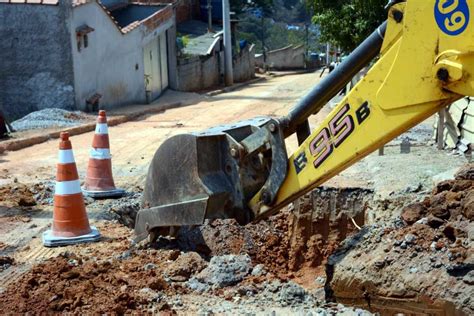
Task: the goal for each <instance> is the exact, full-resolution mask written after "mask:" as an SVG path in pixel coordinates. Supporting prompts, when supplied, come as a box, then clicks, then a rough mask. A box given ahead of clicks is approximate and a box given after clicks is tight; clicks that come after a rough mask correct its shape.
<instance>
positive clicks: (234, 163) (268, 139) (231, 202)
mask: <svg viewBox="0 0 474 316" xmlns="http://www.w3.org/2000/svg"><path fill="white" fill-rule="evenodd" d="M286 170H287V155H286V149H285V143H284V136H283V133H282V131H281V128H280V126H279V122H278V121H276V120H274V119H271V118H256V119H253V120H248V121H244V122H240V123H237V124H235V125H231V126H218V127H215V128H212V129H209V130H206V131H204V132H201V133H191V134H184V135H177V136H174V137H172V138H170V139H168V140H167V141H166V142H164V143H163V144H162V145H161V147H160V148H159V149H158V150H157V152H156V153H155V156H154V158H153V160H152V162H151V165H150V168H149V171H148V176H147V179H146V185H145V191H144V197H143V202H142V207H143V208H142V209H141V210H140V211H139V213H138V215H137V218H136V224H135V234H136V240H137V241H139V240H142V239H144V238H146V237H147V235H148V234H150V233H152V232H153V231H156V230H158V229H160V228H163V227H176V226H187V225H201V224H203V223H204V220H205V219H214V218H235V219H236V220H237V221H238V222H239V223H242V224H244V223H248V222H250V221H251V220H252V219H253V215H252V212H251V211H250V210H249V209H248V208H247V203H248V201H249V200H250V199H251V198H252V197H253V196H254V195H255V194H256V193H257V192H258V191H260V190H261V189H262V187H264V188H266V191H265V192H266V194H264V196H265V200H266V201H265V202H267V203H271V202H272V200H273V199H274V198H275V196H276V193H277V190H278V188H279V187H280V185H281V183H282V182H283V180H284V179H285V176H286ZM270 179H271V180H270Z"/></svg>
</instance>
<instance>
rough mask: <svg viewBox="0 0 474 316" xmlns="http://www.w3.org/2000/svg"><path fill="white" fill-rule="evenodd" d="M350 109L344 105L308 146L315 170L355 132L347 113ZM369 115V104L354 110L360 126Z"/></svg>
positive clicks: (352, 119) (353, 124)
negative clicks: (313, 158)
mask: <svg viewBox="0 0 474 316" xmlns="http://www.w3.org/2000/svg"><path fill="white" fill-rule="evenodd" d="M350 109H351V106H350V105H349V104H346V105H344V106H343V107H342V108H341V110H339V112H337V114H336V115H334V117H333V118H332V119H331V121H330V122H329V126H328V127H324V128H323V129H322V130H321V132H319V134H318V135H317V136H316V137H315V138H314V139H313V140H312V141H311V143H310V144H309V151H310V153H311V155H313V156H314V157H315V158H316V159H315V160H314V167H315V168H318V167H319V166H320V165H321V164H322V163H323V162H324V161H326V159H328V158H329V157H330V156H331V154H332V153H333V152H334V150H335V149H336V148H338V147H339V146H341V145H342V144H343V143H344V141H345V140H346V139H347V137H349V136H350V135H351V134H352V132H353V131H354V130H355V123H354V118H353V117H352V116H351V115H350V114H349V113H348V112H349V111H350ZM369 115H370V107H369V103H368V102H365V103H364V104H362V105H361V106H360V107H359V108H358V109H357V110H356V119H357V123H358V124H359V125H360V124H362V123H363V122H364V121H365V120H366V119H367V118H368V117H369Z"/></svg>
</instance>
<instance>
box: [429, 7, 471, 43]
mask: <svg viewBox="0 0 474 316" xmlns="http://www.w3.org/2000/svg"><path fill="white" fill-rule="evenodd" d="M435 18H436V23H438V26H439V28H440V29H441V30H442V31H443V32H444V33H446V34H448V35H452V36H455V35H459V34H461V33H462V32H464V31H465V30H466V28H467V26H468V24H469V18H470V16H469V6H468V5H467V1H466V0H436V5H435Z"/></svg>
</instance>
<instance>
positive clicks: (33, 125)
mask: <svg viewBox="0 0 474 316" xmlns="http://www.w3.org/2000/svg"><path fill="white" fill-rule="evenodd" d="M90 121H93V117H92V116H90V115H87V114H85V113H83V112H80V111H75V112H71V111H66V110H63V109H56V108H52V109H44V110H40V111H36V112H32V113H30V114H28V115H27V116H25V117H23V118H21V119H19V120H17V121H15V122H13V123H12V126H13V128H14V129H15V130H16V131H25V130H30V129H41V128H50V127H73V126H77V125H81V124H84V123H86V122H90Z"/></svg>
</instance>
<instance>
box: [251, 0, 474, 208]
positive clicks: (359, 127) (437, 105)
mask: <svg viewBox="0 0 474 316" xmlns="http://www.w3.org/2000/svg"><path fill="white" fill-rule="evenodd" d="M471 8H473V9H474V1H471V0H470V1H468V3H466V1H463V0H449V1H448V0H438V1H427V0H410V1H407V2H404V3H398V4H396V5H394V6H392V7H391V8H390V11H389V19H388V26H387V31H386V33H385V40H384V45H383V47H382V52H381V56H380V59H379V60H378V62H377V63H376V64H375V65H374V66H373V67H372V68H371V69H370V71H369V72H368V73H367V75H366V76H365V77H364V78H363V79H362V80H361V81H360V82H359V83H358V84H357V85H356V86H355V87H354V88H353V89H352V90H351V91H350V93H349V94H348V95H347V96H346V97H345V98H344V99H343V100H342V101H341V102H340V103H339V105H338V106H337V107H336V108H335V109H334V110H333V111H332V112H331V114H330V115H329V116H328V117H327V118H326V119H325V121H324V122H323V123H322V125H321V126H320V127H319V128H317V129H316V130H314V132H313V133H312V134H311V136H310V137H308V138H307V139H306V140H305V141H304V142H303V144H301V146H300V147H299V149H298V150H297V151H296V152H295V153H294V154H293V155H292V156H291V157H290V158H289V171H288V175H287V177H286V179H285V182H284V183H283V185H282V186H281V188H280V190H279V193H278V195H277V199H276V202H275V204H274V205H272V206H265V205H262V203H261V198H260V196H259V195H256V196H255V197H254V198H253V199H252V201H251V203H250V204H251V208H252V210H253V211H254V212H255V214H256V216H257V217H260V216H262V215H268V212H271V211H272V210H278V209H279V208H281V206H283V205H285V204H288V203H289V202H291V201H294V200H295V199H296V198H297V197H299V196H301V195H303V194H305V193H307V192H308V191H310V190H312V189H314V188H315V187H317V186H319V185H321V184H322V183H324V182H325V181H327V180H329V179H330V178H332V177H333V176H335V175H337V174H339V173H340V172H342V171H344V170H345V169H346V168H348V167H349V166H350V165H352V164H354V163H355V162H357V161H359V160H360V159H362V158H363V157H365V156H366V155H368V154H370V153H371V152H373V151H375V150H376V149H378V148H380V147H381V146H383V145H384V144H386V143H387V142H389V141H391V140H392V139H394V138H395V137H397V136H398V135H400V134H402V133H404V132H406V131H407V130H408V129H410V128H411V127H413V126H415V125H417V124H418V123H420V122H422V121H423V120H425V119H426V118H428V117H430V116H432V115H433V114H434V113H436V112H438V111H439V110H440V109H442V108H443V107H446V106H448V105H450V104H451V103H453V102H454V101H456V100H458V99H460V98H462V97H463V96H466V95H469V96H472V95H473V94H474V25H473V24H470V23H469V22H470V16H469V15H470V10H469V9H471Z"/></svg>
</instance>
